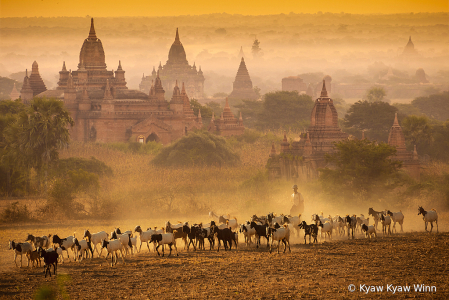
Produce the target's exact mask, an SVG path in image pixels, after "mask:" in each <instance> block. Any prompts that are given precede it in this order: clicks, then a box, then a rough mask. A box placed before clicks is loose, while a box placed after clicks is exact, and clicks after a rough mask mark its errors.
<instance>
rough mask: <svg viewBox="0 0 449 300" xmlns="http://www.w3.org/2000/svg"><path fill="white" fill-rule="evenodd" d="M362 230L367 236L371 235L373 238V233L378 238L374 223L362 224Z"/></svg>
mask: <svg viewBox="0 0 449 300" xmlns="http://www.w3.org/2000/svg"><path fill="white" fill-rule="evenodd" d="M361 230H362V232H365V236H366V237H369V238H370V239H371V235H372V234H374V236H375V237H376V238H377V234H376V228H374V226H373V225H370V226H368V225H366V224H362V227H361Z"/></svg>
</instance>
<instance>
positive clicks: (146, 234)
mask: <svg viewBox="0 0 449 300" xmlns="http://www.w3.org/2000/svg"><path fill="white" fill-rule="evenodd" d="M160 230H161V229H160ZM161 231H162V230H161ZM134 232H138V233H139V235H140V246H139V250H138V252H140V250H141V249H142V244H143V243H146V244H147V248H148V252H150V244H149V242H150V240H151V236H152V235H153V234H158V233H163V232H156V230H153V229H150V228H148V230H147V231H142V228H141V227H140V226H139V225H138V226H136V228H134ZM136 248H137V247H136ZM155 249H156V246H154V250H155Z"/></svg>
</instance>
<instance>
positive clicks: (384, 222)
mask: <svg viewBox="0 0 449 300" xmlns="http://www.w3.org/2000/svg"><path fill="white" fill-rule="evenodd" d="M380 222H381V223H382V233H383V235H385V234H387V235H390V234H391V229H390V226H391V218H390V216H389V215H386V216H384V215H383V214H382V215H381V216H380ZM387 227H388V231H387Z"/></svg>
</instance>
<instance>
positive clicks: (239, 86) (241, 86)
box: [229, 57, 258, 100]
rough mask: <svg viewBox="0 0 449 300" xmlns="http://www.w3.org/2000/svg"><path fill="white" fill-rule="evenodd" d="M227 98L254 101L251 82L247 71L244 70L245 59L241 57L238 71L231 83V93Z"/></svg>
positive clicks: (255, 97)
mask: <svg viewBox="0 0 449 300" xmlns="http://www.w3.org/2000/svg"><path fill="white" fill-rule="evenodd" d="M229 98H233V99H248V100H256V99H257V98H258V97H257V94H256V92H254V90H253V82H252V81H251V78H250V76H249V72H248V69H247V68H246V64H245V59H244V58H243V57H242V59H241V61H240V66H239V69H238V70H237V75H236V76H235V80H234V83H233V90H232V93H231V94H230V95H229Z"/></svg>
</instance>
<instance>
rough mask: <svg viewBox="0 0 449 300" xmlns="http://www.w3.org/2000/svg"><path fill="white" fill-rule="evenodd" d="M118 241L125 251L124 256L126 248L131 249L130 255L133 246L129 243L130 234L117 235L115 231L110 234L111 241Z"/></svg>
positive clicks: (126, 251) (126, 252)
mask: <svg viewBox="0 0 449 300" xmlns="http://www.w3.org/2000/svg"><path fill="white" fill-rule="evenodd" d="M113 239H115V240H119V241H120V243H122V246H123V248H124V249H125V254H126V255H127V254H128V248H130V249H131V254H132V253H133V244H132V242H131V233H126V232H125V233H122V234H117V232H116V231H113V232H112V233H111V240H113Z"/></svg>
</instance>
